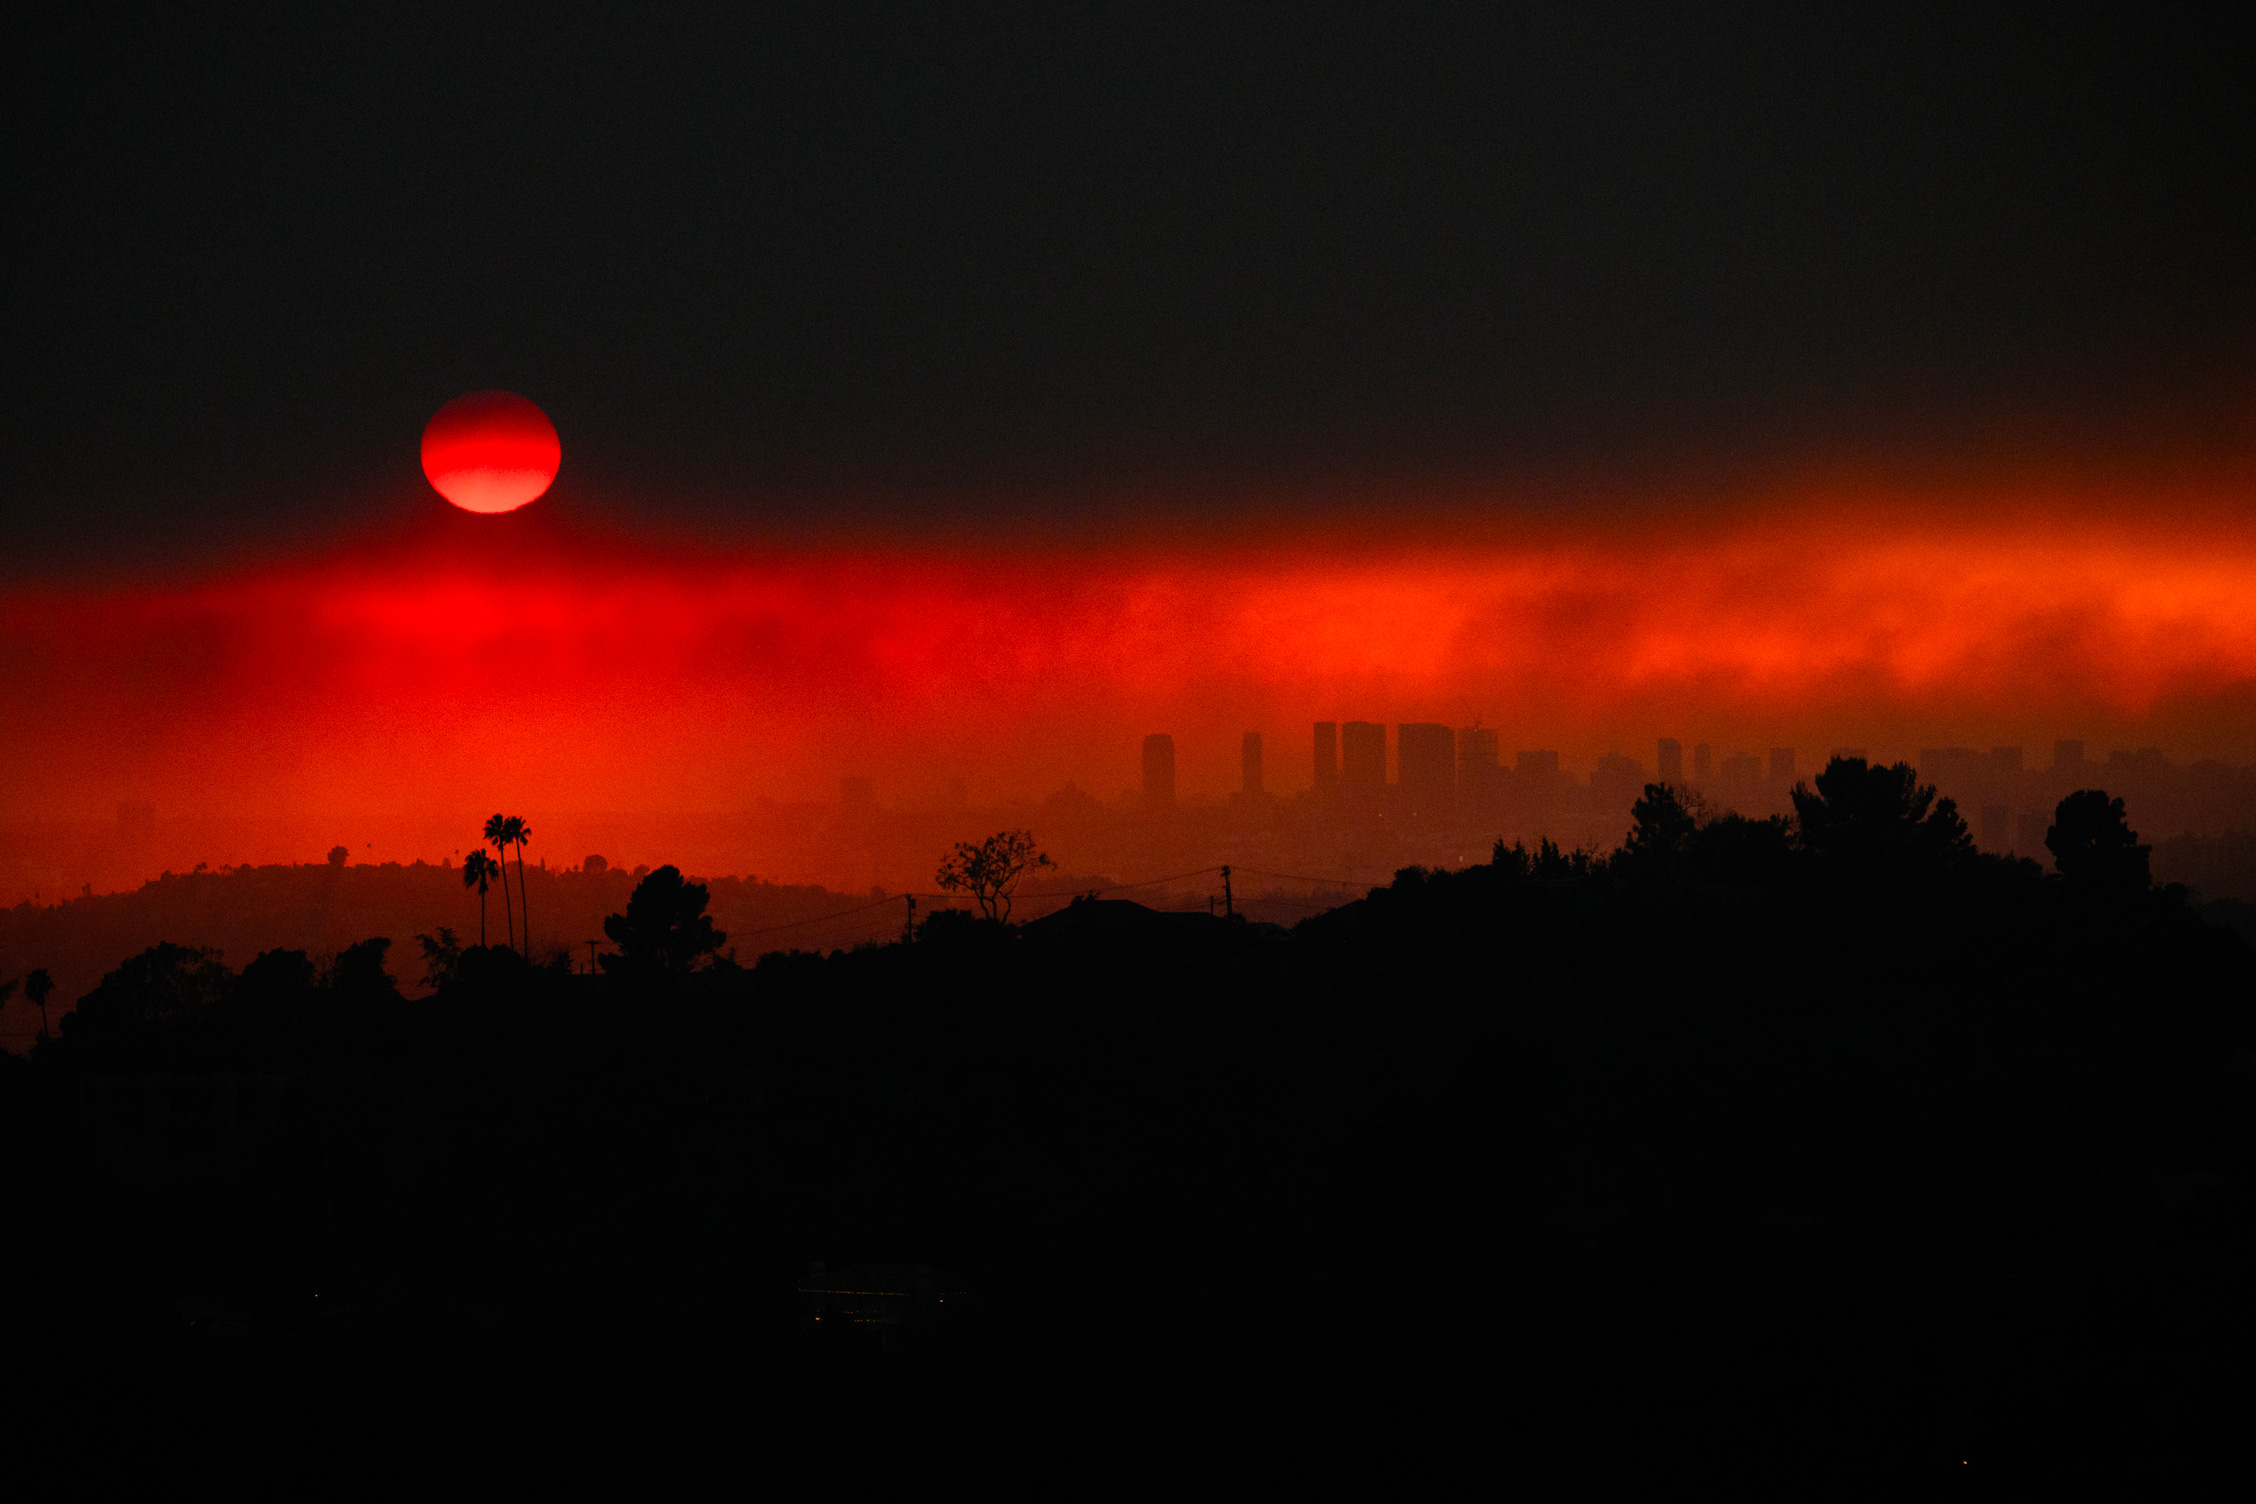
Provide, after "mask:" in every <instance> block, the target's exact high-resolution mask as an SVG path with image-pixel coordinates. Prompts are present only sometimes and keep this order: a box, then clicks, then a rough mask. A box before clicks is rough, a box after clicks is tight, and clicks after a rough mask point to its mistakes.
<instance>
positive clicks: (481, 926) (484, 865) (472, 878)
mask: <svg viewBox="0 0 2256 1504" xmlns="http://www.w3.org/2000/svg"><path fill="white" fill-rule="evenodd" d="M493 875H494V859H493V858H492V857H490V856H488V855H486V848H485V847H483V846H481V847H479V848H478V849H477V850H476V851H473V852H471V853H470V854H469V855H468V856H466V857H464V858H463V859H462V886H464V887H465V888H476V889H477V890H478V944H479V946H480V947H481V948H482V947H483V946H484V945H485V943H486V884H488V883H490V882H492V881H493ZM501 896H502V897H503V898H505V899H506V898H507V897H508V896H509V884H508V882H507V880H506V879H505V880H504V881H503V883H502V887H501Z"/></svg>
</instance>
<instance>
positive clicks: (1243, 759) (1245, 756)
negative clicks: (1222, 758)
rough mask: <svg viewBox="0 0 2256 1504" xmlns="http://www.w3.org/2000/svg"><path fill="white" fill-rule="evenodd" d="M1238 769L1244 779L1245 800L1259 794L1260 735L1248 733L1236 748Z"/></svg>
mask: <svg viewBox="0 0 2256 1504" xmlns="http://www.w3.org/2000/svg"><path fill="white" fill-rule="evenodd" d="M1238 768H1239V771H1240V773H1241V775H1242V776H1243V778H1244V793H1245V796H1246V797H1247V798H1249V799H1250V798H1252V797H1253V796H1254V795H1256V794H1258V793H1260V792H1261V733H1260V732H1258V731H1248V732H1247V733H1246V734H1245V740H1244V741H1243V742H1241V743H1240V744H1239V747H1238Z"/></svg>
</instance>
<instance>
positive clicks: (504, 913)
mask: <svg viewBox="0 0 2256 1504" xmlns="http://www.w3.org/2000/svg"><path fill="white" fill-rule="evenodd" d="M508 829H509V822H508V821H507V820H505V819H503V818H502V817H501V816H500V815H496V816H494V817H493V818H492V819H491V820H488V821H487V822H486V844H487V845H488V846H491V847H492V848H493V849H494V850H495V851H497V852H499V853H501V917H502V918H503V919H504V920H507V921H508V924H509V946H510V949H512V950H514V949H516V947H517V921H516V920H514V919H511V918H510V915H509V837H508V835H507V831H508ZM479 855H481V856H483V855H484V853H483V852H480V853H479Z"/></svg>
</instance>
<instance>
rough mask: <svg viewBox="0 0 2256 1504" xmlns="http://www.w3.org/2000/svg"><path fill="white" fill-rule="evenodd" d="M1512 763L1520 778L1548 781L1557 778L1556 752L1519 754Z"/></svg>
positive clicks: (1557, 762)
mask: <svg viewBox="0 0 2256 1504" xmlns="http://www.w3.org/2000/svg"><path fill="white" fill-rule="evenodd" d="M1513 761H1514V762H1515V763H1516V764H1517V765H1518V772H1519V775H1520V776H1521V777H1522V778H1529V779H1535V780H1537V781H1548V780H1550V779H1555V778H1557V777H1558V776H1559V754H1558V753H1556V752H1521V753H1519V754H1517V755H1516V756H1515V757H1514V759H1513Z"/></svg>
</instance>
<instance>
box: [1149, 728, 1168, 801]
mask: <svg viewBox="0 0 2256 1504" xmlns="http://www.w3.org/2000/svg"><path fill="white" fill-rule="evenodd" d="M1144 807H1145V808H1146V809H1173V808H1174V807H1175V738H1174V737H1172V736H1169V735H1168V734H1167V733H1166V732H1164V731H1155V732H1153V733H1152V734H1151V735H1150V736H1147V737H1145V738H1144Z"/></svg>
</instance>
